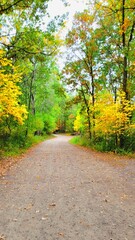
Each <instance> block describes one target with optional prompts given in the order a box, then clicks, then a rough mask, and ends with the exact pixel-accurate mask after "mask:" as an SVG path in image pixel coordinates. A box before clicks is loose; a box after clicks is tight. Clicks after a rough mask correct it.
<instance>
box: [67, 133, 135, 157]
mask: <svg viewBox="0 0 135 240" xmlns="http://www.w3.org/2000/svg"><path fill="white" fill-rule="evenodd" d="M69 142H70V143H71V144H75V145H79V146H84V147H88V148H91V149H93V150H96V151H99V152H115V153H116V154H117V155H120V156H127V157H129V158H135V153H134V152H131V151H126V150H124V149H120V148H117V149H115V150H114V151H107V150H105V149H104V147H103V142H101V143H95V142H94V143H93V142H91V141H89V140H88V138H86V137H81V136H75V137H73V138H72V139H71V140H70V141H69Z"/></svg>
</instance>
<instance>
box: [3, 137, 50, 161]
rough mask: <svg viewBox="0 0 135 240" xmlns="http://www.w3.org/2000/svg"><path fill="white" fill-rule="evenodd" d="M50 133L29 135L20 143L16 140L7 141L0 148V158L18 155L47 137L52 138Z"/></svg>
mask: <svg viewBox="0 0 135 240" xmlns="http://www.w3.org/2000/svg"><path fill="white" fill-rule="evenodd" d="M52 137H53V136H52V135H44V136H33V135H32V134H31V135H29V136H28V137H27V139H26V141H25V142H23V143H22V144H21V143H20V142H19V140H18V142H17V141H12V142H8V143H7V144H6V145H5V146H4V147H3V148H2V149H1V150H0V158H2V157H11V156H12V157H13V156H19V155H21V154H23V153H25V152H26V151H27V149H29V148H30V147H32V146H34V145H36V144H38V143H40V142H43V141H45V140H47V139H50V138H52Z"/></svg>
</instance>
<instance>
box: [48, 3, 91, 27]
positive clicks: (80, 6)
mask: <svg viewBox="0 0 135 240" xmlns="http://www.w3.org/2000/svg"><path fill="white" fill-rule="evenodd" d="M68 2H69V6H67V7H65V6H64V4H63V2H62V1H61V0H52V1H50V2H49V3H48V12H49V15H50V19H52V18H54V17H55V16H57V15H60V16H61V15H62V14H64V13H66V12H69V17H68V18H69V20H68V23H67V26H68V27H70V26H71V25H72V19H73V16H74V14H75V12H81V11H83V10H84V9H85V7H86V3H87V2H88V0H68Z"/></svg>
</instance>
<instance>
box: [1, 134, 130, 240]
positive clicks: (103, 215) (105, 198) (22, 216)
mask: <svg viewBox="0 0 135 240" xmlns="http://www.w3.org/2000/svg"><path fill="white" fill-rule="evenodd" d="M69 138H70V137H65V136H58V137H57V138H54V139H51V140H48V141H45V142H43V143H41V144H39V145H38V146H36V147H35V148H33V149H32V150H31V151H30V152H29V153H28V154H27V155H26V156H25V157H24V158H23V159H22V161H21V162H19V163H18V164H16V165H14V166H13V167H12V168H11V169H10V171H8V172H7V174H6V175H5V176H3V177H1V179H0V183H1V186H0V240H2V239H5V240H37V239H38V240H59V239H63V240H70V239H71V240H134V239H135V225H134V224H135V212H134V210H135V205H134V202H135V201H134V200H135V199H134V196H135V195H133V193H135V192H134V185H133V183H134V180H133V177H134V176H135V175H134V169H135V161H134V160H123V159H121V158H120V159H117V160H116V159H115V157H114V156H112V155H111V157H110V155H107V154H97V153H95V152H93V151H90V150H86V149H84V148H81V147H76V146H72V145H70V144H69V143H68V140H69ZM107 156H108V157H107ZM110 158H111V159H110Z"/></svg>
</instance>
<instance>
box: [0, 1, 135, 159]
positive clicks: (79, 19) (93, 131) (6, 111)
mask: <svg viewBox="0 0 135 240" xmlns="http://www.w3.org/2000/svg"><path fill="white" fill-rule="evenodd" d="M48 2H49V0H44V1H43V0H39V1H36V0H34V1H30V0H29V1H24V0H21V1H8V2H7V1H4V0H2V3H1V5H0V13H1V16H0V29H1V37H0V64H1V68H0V149H1V150H0V154H1V155H12V154H14V153H15V154H16V153H20V151H23V150H25V149H27V148H28V147H29V146H31V145H32V144H33V143H36V142H39V141H42V140H44V139H45V138H46V136H48V135H50V134H52V133H56V132H57V133H70V134H72V135H74V134H80V136H81V137H76V138H75V139H74V140H72V141H75V142H76V143H79V144H80V142H81V144H82V145H86V146H90V147H92V148H96V149H97V150H99V151H113V152H118V153H123V154H126V153H134V152H135V55H134V51H133V49H134V48H135V39H134V37H133V36H134V28H135V19H134V9H135V6H134V3H133V1H130V0H123V1H118V0H117V1H109V0H106V1H98V0H95V1H92V3H91V1H88V4H87V9H86V10H84V11H83V12H80V13H79V12H78V13H76V14H75V16H74V19H73V26H72V28H71V29H70V30H69V31H68V32H67V35H66V37H65V39H64V40H63V39H61V35H60V33H61V32H62V30H63V29H64V27H65V24H66V17H67V16H66V15H63V16H58V17H57V18H55V19H53V20H50V22H49V23H48V24H46V23H45V22H44V21H45V16H46V15H47V3H48ZM67 2H68V1H67ZM63 4H65V5H66V2H65V1H64V3H63ZM43 25H44V28H43ZM61 47H64V48H65V49H66V50H65V51H64V53H62V52H61ZM59 58H61V59H63V64H64V67H63V69H62V70H61V68H60V67H59V64H58V59H59Z"/></svg>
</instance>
